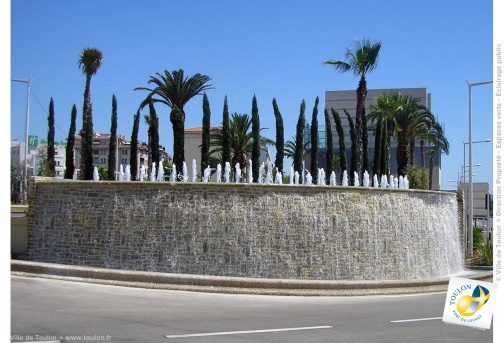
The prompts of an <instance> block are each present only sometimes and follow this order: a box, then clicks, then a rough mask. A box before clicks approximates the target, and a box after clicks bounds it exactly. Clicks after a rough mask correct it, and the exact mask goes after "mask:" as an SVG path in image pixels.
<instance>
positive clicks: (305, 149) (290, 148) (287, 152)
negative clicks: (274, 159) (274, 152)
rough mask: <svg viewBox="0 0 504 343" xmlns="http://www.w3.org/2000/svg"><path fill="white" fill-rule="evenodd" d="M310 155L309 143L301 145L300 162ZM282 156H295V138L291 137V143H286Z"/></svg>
mask: <svg viewBox="0 0 504 343" xmlns="http://www.w3.org/2000/svg"><path fill="white" fill-rule="evenodd" d="M310 155H311V149H310V142H304V144H303V145H302V153H301V161H306V160H307V159H308V158H309V157H310ZM284 156H285V157H287V158H292V159H294V157H295V156H296V137H295V136H294V137H292V141H287V142H286V143H285V148H284ZM292 164H293V165H294V163H292Z"/></svg>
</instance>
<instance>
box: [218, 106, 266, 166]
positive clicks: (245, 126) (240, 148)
mask: <svg viewBox="0 0 504 343" xmlns="http://www.w3.org/2000/svg"><path fill="white" fill-rule="evenodd" d="M251 127H252V119H251V118H250V116H249V115H248V114H238V113H233V114H232V115H231V118H230V120H229V138H230V142H231V165H232V167H233V168H234V166H235V165H236V164H237V163H239V164H240V169H242V170H245V169H246V168H247V166H248V160H249V159H250V157H251V155H252V149H253V143H254V142H253V140H254V139H253V135H252V131H251ZM262 130H264V128H261V129H260V131H262ZM210 138H211V147H212V150H211V151H210V152H209V154H210V155H217V154H221V155H222V141H223V140H224V134H223V130H222V128H213V129H212V130H211V131H210ZM259 142H260V147H261V150H263V151H266V150H267V149H266V146H267V145H273V144H275V142H274V141H272V140H271V139H268V138H265V137H262V136H260V138H259ZM215 162H217V161H215Z"/></svg>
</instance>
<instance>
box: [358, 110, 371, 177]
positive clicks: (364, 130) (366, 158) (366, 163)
mask: <svg viewBox="0 0 504 343" xmlns="http://www.w3.org/2000/svg"><path fill="white" fill-rule="evenodd" d="M368 142H369V136H368V126H367V119H366V108H365V107H363V108H362V168H361V175H360V176H359V177H360V179H361V180H362V177H363V175H364V172H365V171H367V172H368V173H369V172H370V170H369V151H368V145H369V143H368Z"/></svg>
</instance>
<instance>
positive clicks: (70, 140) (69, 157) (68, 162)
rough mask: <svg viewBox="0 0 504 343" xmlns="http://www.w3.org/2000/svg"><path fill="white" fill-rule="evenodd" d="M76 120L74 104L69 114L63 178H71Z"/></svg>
mask: <svg viewBox="0 0 504 343" xmlns="http://www.w3.org/2000/svg"><path fill="white" fill-rule="evenodd" d="M76 121H77V107H76V106H75V104H74V105H73V107H72V113H71V115H70V129H69V130H68V137H67V146H66V150H65V179H73V175H74V171H75V164H74V144H75V130H76Z"/></svg>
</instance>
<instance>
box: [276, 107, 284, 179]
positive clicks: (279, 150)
mask: <svg viewBox="0 0 504 343" xmlns="http://www.w3.org/2000/svg"><path fill="white" fill-rule="evenodd" d="M273 113H274V114H275V123H276V142H275V147H276V156H275V166H276V167H277V168H278V171H279V172H280V173H282V175H283V158H284V126H283V119H282V114H281V113H280V110H279V109H278V105H277V102H276V99H275V98H273Z"/></svg>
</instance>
